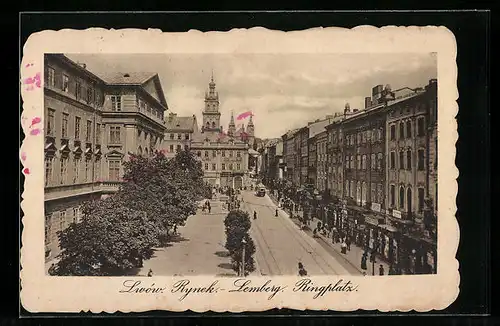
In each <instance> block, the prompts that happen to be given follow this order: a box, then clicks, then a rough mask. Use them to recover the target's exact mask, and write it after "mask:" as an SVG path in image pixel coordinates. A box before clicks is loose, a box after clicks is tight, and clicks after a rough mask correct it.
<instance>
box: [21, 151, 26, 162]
mask: <svg viewBox="0 0 500 326" xmlns="http://www.w3.org/2000/svg"><path fill="white" fill-rule="evenodd" d="M21 160H23V161H26V153H25V152H22V153H21Z"/></svg>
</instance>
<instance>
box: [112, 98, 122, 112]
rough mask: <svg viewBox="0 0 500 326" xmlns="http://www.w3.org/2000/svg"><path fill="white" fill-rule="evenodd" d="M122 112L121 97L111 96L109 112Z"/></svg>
mask: <svg viewBox="0 0 500 326" xmlns="http://www.w3.org/2000/svg"><path fill="white" fill-rule="evenodd" d="M121 110H122V97H121V96H120V95H112V96H111V111H121Z"/></svg>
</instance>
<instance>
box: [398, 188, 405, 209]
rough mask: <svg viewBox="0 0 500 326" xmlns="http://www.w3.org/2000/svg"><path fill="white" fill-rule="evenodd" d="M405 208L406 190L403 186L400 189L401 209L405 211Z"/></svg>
mask: <svg viewBox="0 0 500 326" xmlns="http://www.w3.org/2000/svg"><path fill="white" fill-rule="evenodd" d="M404 208H405V188H404V187H403V186H401V187H399V209H401V210H403V209H404Z"/></svg>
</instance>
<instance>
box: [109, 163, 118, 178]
mask: <svg viewBox="0 0 500 326" xmlns="http://www.w3.org/2000/svg"><path fill="white" fill-rule="evenodd" d="M109 180H110V181H118V180H120V161H119V160H110V161H109Z"/></svg>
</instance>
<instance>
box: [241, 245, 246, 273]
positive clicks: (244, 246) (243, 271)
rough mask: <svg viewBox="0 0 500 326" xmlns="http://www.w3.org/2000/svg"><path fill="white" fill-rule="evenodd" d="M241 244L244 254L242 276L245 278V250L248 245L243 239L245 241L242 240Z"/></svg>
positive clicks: (242, 257) (242, 256) (242, 255)
mask: <svg viewBox="0 0 500 326" xmlns="http://www.w3.org/2000/svg"><path fill="white" fill-rule="evenodd" d="M241 243H242V244H243V252H242V254H241V273H242V275H241V276H245V248H246V244H247V241H246V240H245V238H243V240H241Z"/></svg>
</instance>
